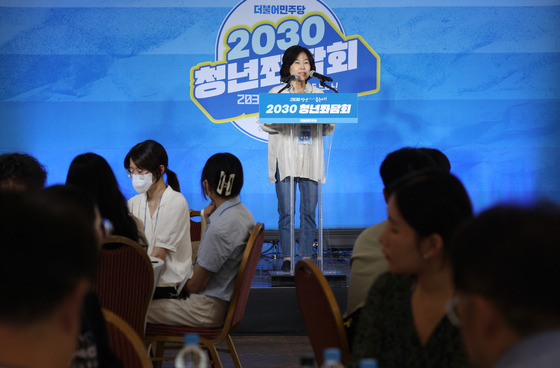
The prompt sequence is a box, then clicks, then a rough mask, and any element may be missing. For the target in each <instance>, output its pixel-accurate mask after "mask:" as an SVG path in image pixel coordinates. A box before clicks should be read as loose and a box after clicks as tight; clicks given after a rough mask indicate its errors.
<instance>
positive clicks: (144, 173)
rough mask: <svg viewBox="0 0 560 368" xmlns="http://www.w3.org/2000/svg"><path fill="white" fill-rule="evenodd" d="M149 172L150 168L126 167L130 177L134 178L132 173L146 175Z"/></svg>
mask: <svg viewBox="0 0 560 368" xmlns="http://www.w3.org/2000/svg"><path fill="white" fill-rule="evenodd" d="M148 173H150V172H149V171H148V170H144V169H140V168H136V169H131V168H128V169H126V175H128V177H129V178H132V175H146V174H148Z"/></svg>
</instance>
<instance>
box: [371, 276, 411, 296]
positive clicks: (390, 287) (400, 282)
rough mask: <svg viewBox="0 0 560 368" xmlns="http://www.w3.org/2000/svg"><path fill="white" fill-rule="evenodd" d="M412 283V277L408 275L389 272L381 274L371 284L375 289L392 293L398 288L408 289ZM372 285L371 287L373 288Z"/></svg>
mask: <svg viewBox="0 0 560 368" xmlns="http://www.w3.org/2000/svg"><path fill="white" fill-rule="evenodd" d="M411 283H412V277H411V276H409V275H396V274H394V273H391V272H389V271H388V272H385V273H383V274H381V276H379V277H378V278H377V280H376V281H375V283H374V284H373V285H374V286H373V287H375V288H376V289H377V290H379V291H381V292H384V291H387V292H391V293H394V292H395V291H398V290H408V289H409V288H410V285H411ZM373 287H372V288H373Z"/></svg>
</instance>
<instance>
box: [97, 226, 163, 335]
mask: <svg viewBox="0 0 560 368" xmlns="http://www.w3.org/2000/svg"><path fill="white" fill-rule="evenodd" d="M94 289H95V291H96V292H97V296H98V297H99V302H100V304H101V307H103V308H105V309H108V310H110V311H111V312H113V313H115V314H116V315H118V316H119V317H121V318H122V319H124V320H125V321H126V322H127V323H128V324H129V325H130V326H131V327H132V328H133V329H134V331H136V333H137V334H138V335H139V336H144V331H145V328H146V313H147V311H148V306H149V304H150V301H151V300H152V296H153V293H154V269H153V267H152V262H151V261H150V257H148V254H147V253H146V251H145V250H144V249H142V247H141V246H140V245H138V244H137V243H136V242H135V241H133V240H131V239H129V238H126V237H124V236H118V235H111V236H110V237H108V238H106V239H105V241H104V242H103V245H102V248H101V252H100V256H99V264H98V267H97V276H96V279H95V282H94Z"/></svg>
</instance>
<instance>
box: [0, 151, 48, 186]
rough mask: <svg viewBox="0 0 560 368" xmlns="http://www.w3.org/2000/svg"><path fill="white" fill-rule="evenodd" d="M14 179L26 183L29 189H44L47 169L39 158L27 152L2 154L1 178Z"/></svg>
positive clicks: (0, 163) (0, 158) (0, 156)
mask: <svg viewBox="0 0 560 368" xmlns="http://www.w3.org/2000/svg"><path fill="white" fill-rule="evenodd" d="M6 179H12V180H17V181H20V182H22V183H24V184H25V187H26V188H27V190H28V191H31V192H35V191H38V190H41V189H43V187H44V186H45V181H46V180H47V170H46V169H45V167H44V166H43V165H41V163H39V161H37V159H36V158H35V157H33V156H31V155H28V154H26V153H5V154H3V155H0V180H6Z"/></svg>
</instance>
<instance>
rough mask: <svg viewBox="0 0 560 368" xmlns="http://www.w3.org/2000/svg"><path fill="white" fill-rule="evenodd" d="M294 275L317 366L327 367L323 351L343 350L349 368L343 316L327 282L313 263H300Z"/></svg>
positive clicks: (297, 264) (348, 349) (303, 261)
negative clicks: (324, 364)
mask: <svg viewBox="0 0 560 368" xmlns="http://www.w3.org/2000/svg"><path fill="white" fill-rule="evenodd" d="M294 272H295V276H294V278H295V284H296V294H297V298H298V304H299V309H300V312H301V315H302V317H303V321H304V323H305V329H306V330H307V334H308V335H309V341H310V342H311V346H312V347H313V353H314V354H315V361H316V362H317V366H319V367H320V366H321V365H322V364H323V351H324V350H325V349H326V348H339V349H340V352H341V362H342V364H343V365H344V366H346V365H347V364H348V360H349V357H350V348H349V346H348V340H347V338H346V331H345V330H344V325H343V322H342V314H341V313H340V309H339V308H338V303H337V301H336V299H335V297H334V294H333V292H332V289H331V287H330V286H329V283H328V282H327V279H326V278H325V276H324V275H323V273H322V272H321V270H320V269H319V267H317V265H316V264H315V263H313V261H311V260H309V259H305V260H302V261H299V262H298V263H296V267H295V271H294Z"/></svg>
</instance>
